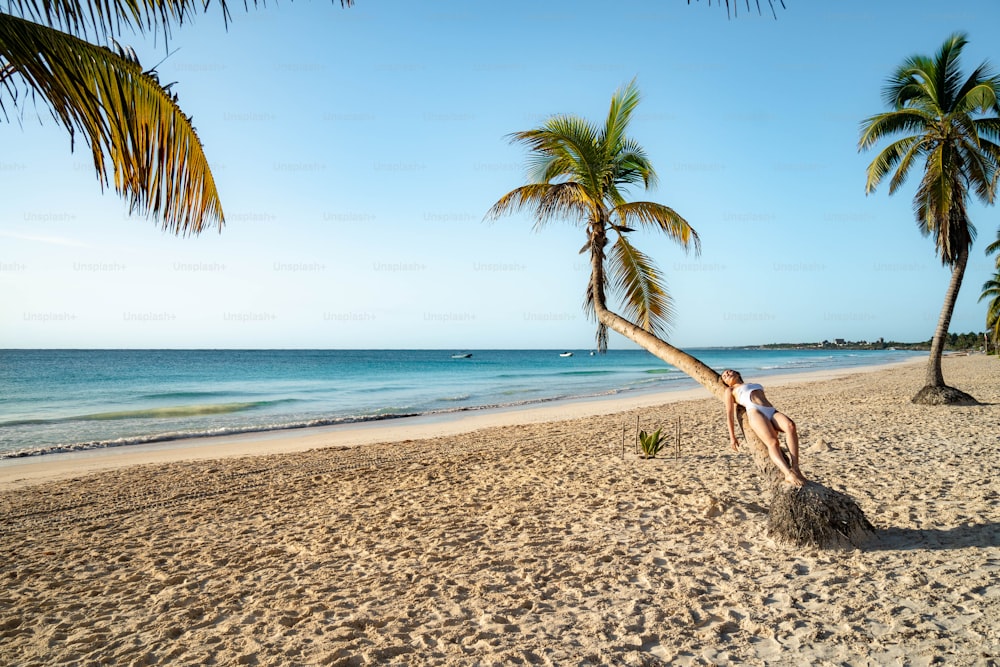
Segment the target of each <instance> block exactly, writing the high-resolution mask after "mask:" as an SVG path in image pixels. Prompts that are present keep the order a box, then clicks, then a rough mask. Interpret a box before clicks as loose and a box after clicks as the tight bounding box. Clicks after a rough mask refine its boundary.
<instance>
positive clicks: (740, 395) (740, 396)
mask: <svg viewBox="0 0 1000 667" xmlns="http://www.w3.org/2000/svg"><path fill="white" fill-rule="evenodd" d="M763 389H764V387H762V386H761V385H759V384H756V383H751V382H744V383H743V384H741V385H737V386H736V387H733V398H735V399H736V402H737V403H739V404H740V405H742V406H743V407H744V408H746V409H747V410H756V411H757V412H759V413H760V414H762V415H763V416H764V419H767V420H768V421H771V419H772V418H773V417H774V413H775V412H777V411H778V409H777V408H769V407H768V406H766V405H757V404H756V403H754V402H753V400H751V398H750V394H752V393H754V392H755V391H757V390H761V391H763Z"/></svg>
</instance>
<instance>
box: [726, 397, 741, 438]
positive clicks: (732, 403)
mask: <svg viewBox="0 0 1000 667" xmlns="http://www.w3.org/2000/svg"><path fill="white" fill-rule="evenodd" d="M726 426H727V427H728V428H729V444H730V445H732V446H733V451H736V452H738V451H739V450H740V442H739V440H737V439H736V400H735V399H734V398H733V390H732V389H727V390H726Z"/></svg>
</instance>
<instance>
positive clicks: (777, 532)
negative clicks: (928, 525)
mask: <svg viewBox="0 0 1000 667" xmlns="http://www.w3.org/2000/svg"><path fill="white" fill-rule="evenodd" d="M736 409H737V418H738V419H739V423H740V428H741V429H742V430H743V437H744V438H745V439H746V441H747V444H748V445H749V446H750V451H751V453H752V455H753V462H754V466H755V467H756V468H757V471H758V472H759V473H760V475H761V477H762V478H763V479H764V482H765V484H766V485H767V486H768V487H769V489H770V491H771V503H770V505H771V507H770V509H769V510H768V516H767V534H768V535H769V536H771V537H773V538H774V539H776V540H778V541H779V542H786V543H790V544H795V545H798V546H812V547H819V548H821V549H838V548H849V547H858V546H861V545H862V543H864V542H865V541H867V540H868V539H869V538H870V537H873V536H874V535H875V526H873V525H872V524H871V522H869V521H868V518H867V517H865V513H864V512H862V511H861V508H860V507H858V504H857V503H855V502H854V499H853V498H851V497H850V496H848V495H846V494H844V493H840V492H839V491H834V490H833V489H830V488H827V487H825V486H823V485H822V484H818V483H816V482H806V484H805V486H803V487H801V488H799V487H794V486H792V485H791V484H789V483H788V482H786V481H785V479H784V477H783V476H782V474H781V472H780V471H779V470H778V467H777V466H776V465H775V464H774V462H773V461H771V458H770V456H769V455H768V451H767V446H766V445H765V444H764V443H763V442H762V441H761V439H760V438H758V437H757V434H756V433H754V432H753V431H752V430H751V428H750V422H749V420H748V419H747V415H746V410H745V409H744V408H743V406H737V408H736Z"/></svg>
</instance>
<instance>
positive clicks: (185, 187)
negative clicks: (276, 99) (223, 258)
mask: <svg viewBox="0 0 1000 667" xmlns="http://www.w3.org/2000/svg"><path fill="white" fill-rule="evenodd" d="M0 53H2V55H3V58H4V59H6V61H7V62H8V63H9V65H10V66H11V67H13V69H14V71H15V72H16V73H17V74H18V75H20V81H21V82H23V85H24V91H25V93H26V94H27V93H29V92H30V93H32V94H34V95H38V96H41V97H44V98H45V100H46V101H47V102H48V104H49V106H50V108H51V110H52V115H53V116H54V117H55V118H56V119H57V120H58V121H59V122H60V123H61V124H62V125H63V126H65V127H66V129H67V130H69V132H70V134H71V136H73V135H75V133H76V132H80V133H81V134H82V135H83V137H84V139H85V140H86V141H87V142H88V144H89V145H90V149H91V154H92V156H93V161H94V168H95V170H96V172H97V175H98V178H99V179H100V180H101V184H102V187H103V186H104V185H105V184H106V183H107V182H108V172H109V171H111V172H112V173H113V179H112V180H113V183H114V188H115V190H116V191H117V192H118V193H119V194H121V195H122V196H124V197H125V198H126V200H127V201H128V203H129V206H130V209H131V210H132V211H133V212H138V213H141V214H148V215H152V216H154V217H157V218H160V219H162V221H163V227H164V229H166V230H169V231H171V232H174V233H198V232H200V231H201V230H202V228H203V227H204V226H205V223H206V222H212V221H215V222H217V223H218V226H219V228H220V229H221V227H222V225H223V223H224V217H223V212H222V206H221V204H220V202H219V197H218V192H217V191H216V187H215V180H214V178H213V176H212V172H211V170H210V168H209V165H208V160H207V159H206V157H205V154H204V152H203V150H202V145H201V142H200V140H199V139H198V136H197V133H196V132H195V129H194V127H193V126H192V124H191V119H190V118H188V117H187V116H185V115H184V113H183V112H182V111H181V109H180V107H178V106H177V100H176V97H175V96H173V95H172V94H171V93H170V92H169V91H168V90H167V89H166V88H164V87H163V86H161V85H160V83H159V82H158V81H157V79H156V77H155V75H154V74H152V73H149V72H144V71H143V69H142V67H141V66H140V64H139V63H138V61H136V60H135V59H134V58H132V57H130V56H129V55H128V54H127V53H125V52H120V53H115V52H113V51H111V50H110V49H107V48H104V47H100V46H95V45H93V44H90V43H88V42H86V41H83V40H81V39H79V38H77V37H75V36H73V35H69V34H67V33H64V32H61V31H58V30H55V29H53V28H49V27H47V26H43V25H39V24H36V23H33V22H31V21H26V20H24V19H20V18H16V17H13V16H10V15H7V14H0ZM7 84H8V87H7V90H8V92H10V87H9V84H10V81H8V82H7ZM0 92H2V91H0ZM16 104H17V100H16V99H15V105H16ZM109 163H110V164H109Z"/></svg>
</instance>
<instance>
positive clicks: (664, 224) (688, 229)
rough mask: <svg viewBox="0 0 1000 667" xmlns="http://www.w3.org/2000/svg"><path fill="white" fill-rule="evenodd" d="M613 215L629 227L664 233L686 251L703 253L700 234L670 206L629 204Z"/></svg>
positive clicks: (647, 203) (619, 207)
mask: <svg viewBox="0 0 1000 667" xmlns="http://www.w3.org/2000/svg"><path fill="white" fill-rule="evenodd" d="M612 215H614V216H617V217H618V218H619V219H620V220H621V221H622V223H623V224H625V225H627V226H631V225H634V224H638V225H640V226H642V227H649V228H652V229H654V230H656V231H658V232H663V233H664V234H666V235H667V236H668V237H669V238H670V239H671V240H672V241H675V242H676V243H677V244H678V245H680V246H681V247H682V248H684V250H685V251H688V250H691V249H692V248H693V249H694V252H695V254H699V253H701V239H700V238H699V237H698V233H697V232H696V231H695V230H694V228H693V227H692V226H691V225H690V224H689V223H688V221H687V220H685V219H684V218H682V217H681V216H680V214H679V213H677V211H675V210H674V209H672V208H670V207H669V206H664V205H663V204H657V203H654V202H648V201H638V202H629V203H627V204H622V205H620V206H618V207H616V208H615V209H614V210H613V211H612Z"/></svg>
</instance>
